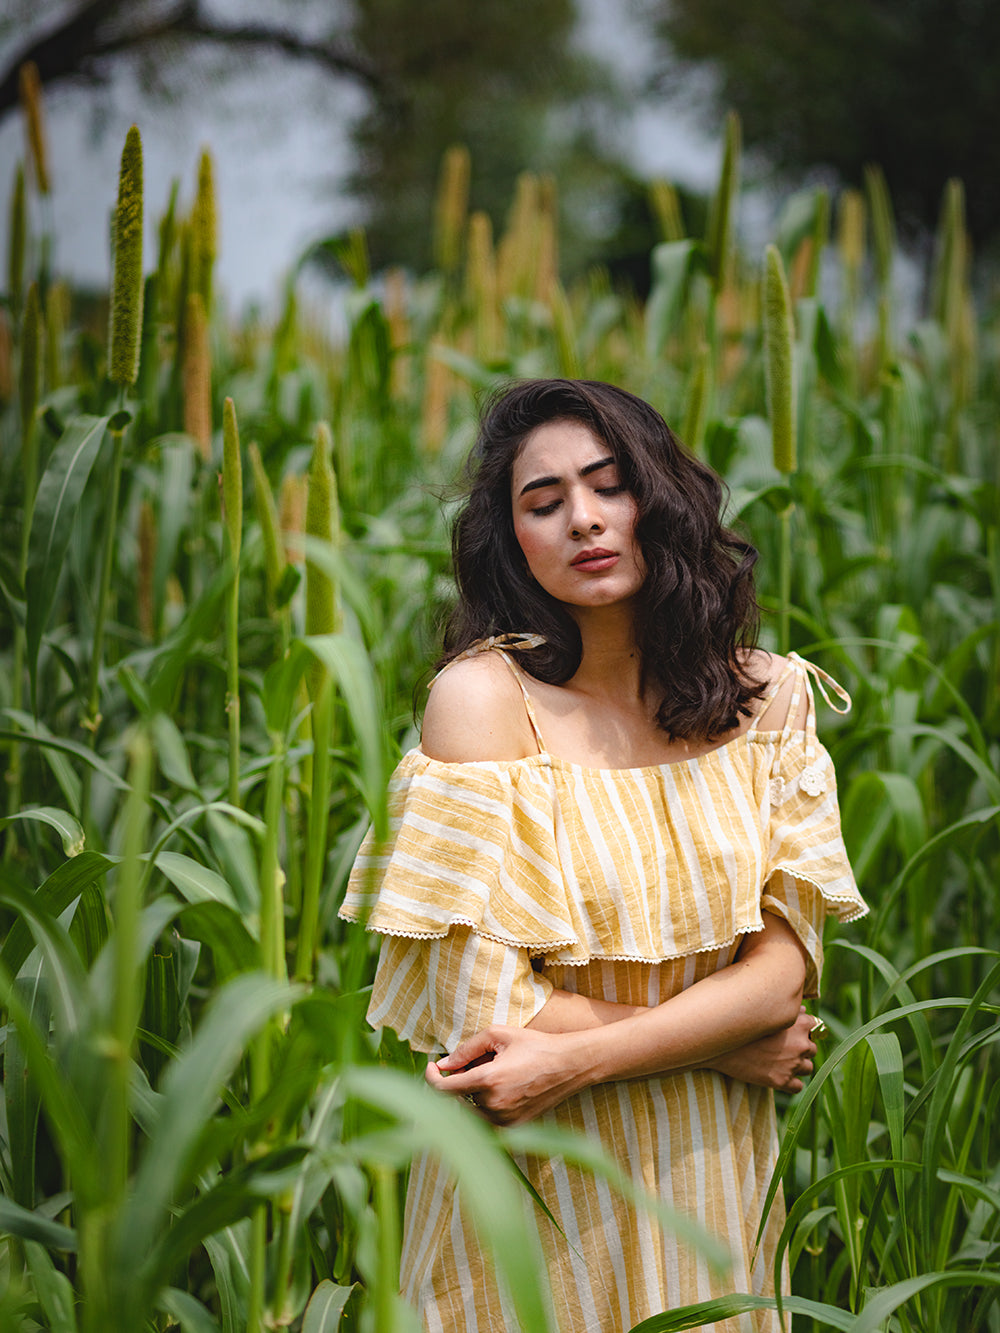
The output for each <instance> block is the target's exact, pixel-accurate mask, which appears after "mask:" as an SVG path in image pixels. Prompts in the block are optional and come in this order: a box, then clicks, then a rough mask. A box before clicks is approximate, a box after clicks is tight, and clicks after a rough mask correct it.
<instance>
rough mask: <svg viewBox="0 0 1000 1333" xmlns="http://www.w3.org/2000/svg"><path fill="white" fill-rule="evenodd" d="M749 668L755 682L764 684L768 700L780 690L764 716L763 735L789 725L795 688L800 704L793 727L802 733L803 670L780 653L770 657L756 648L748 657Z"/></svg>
mask: <svg viewBox="0 0 1000 1333" xmlns="http://www.w3.org/2000/svg"><path fill="white" fill-rule="evenodd" d="M746 666H747V669H748V670H749V672H750V675H751V676H752V677H753V678H754V680H759V681H763V682H764V683H765V686H766V689H765V692H764V694H765V697H767V695H768V694H770V693H771V691H772V690H774V688H775V686H777V692H776V693H775V694H774V695H773V697H772V698H771V700H770V701H769V703H768V704H767V705H766V707H765V708H764V711H763V713H762V714H761V720H760V726H761V729H762V730H763V731H777V730H780V728H782V727H784V725H785V724H786V722H787V721H788V710H789V708H790V707H791V706H792V699H793V697H794V695H795V692H796V688H798V692H799V702H798V706H797V708H796V710H795V718H794V719H793V722H792V725H793V726H794V727H797V728H798V729H799V730H801V729H802V728H803V727H804V726H805V724H806V713H807V703H806V693H805V690H804V688H803V687H802V676H801V669H800V668H796V667H795V666H794V664H793V663H792V662H790V661H789V660H788V658H787V657H782V655H781V654H780V653H769V652H767V651H766V650H765V649H764V648H755V649H754V650H753V651H752V652H751V653H749V654H748V655H747V659H746Z"/></svg>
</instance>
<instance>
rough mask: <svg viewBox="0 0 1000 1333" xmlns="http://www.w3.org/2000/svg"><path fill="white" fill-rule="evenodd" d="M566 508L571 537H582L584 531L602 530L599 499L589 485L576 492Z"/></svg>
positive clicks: (602, 520) (602, 523)
mask: <svg viewBox="0 0 1000 1333" xmlns="http://www.w3.org/2000/svg"><path fill="white" fill-rule="evenodd" d="M567 508H568V510H569V514H568V517H569V522H570V534H571V535H572V536H573V537H582V536H583V534H584V533H585V532H603V531H604V526H605V525H604V519H603V517H602V516H601V506H600V501H599V499H598V497H597V496H596V495H595V494H594V492H593V491H592V490H590V488H589V487H587V488H585V489H583V490H581V491H579V492H577V493H576V494H575V495H574V496H573V498H572V500H571V501H570V503H569V505H568V506H567Z"/></svg>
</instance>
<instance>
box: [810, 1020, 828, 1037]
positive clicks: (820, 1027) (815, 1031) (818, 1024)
mask: <svg viewBox="0 0 1000 1333" xmlns="http://www.w3.org/2000/svg"><path fill="white" fill-rule="evenodd" d="M825 1032H826V1024H825V1023H824V1022H823V1020H822V1018H817V1019H816V1021H815V1022H814V1023H813V1025H812V1027H811V1028H810V1029H809V1035H810V1037H822V1036H823V1034H824V1033H825Z"/></svg>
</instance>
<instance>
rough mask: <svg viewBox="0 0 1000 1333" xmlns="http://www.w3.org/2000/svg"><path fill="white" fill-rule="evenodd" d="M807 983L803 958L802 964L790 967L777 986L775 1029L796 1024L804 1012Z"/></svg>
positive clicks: (775, 995)
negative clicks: (803, 1001)
mask: <svg viewBox="0 0 1000 1333" xmlns="http://www.w3.org/2000/svg"><path fill="white" fill-rule="evenodd" d="M805 985H806V966H805V960H804V959H802V960H801V966H798V967H793V968H791V969H789V972H788V974H787V975H786V976H783V977H782V979H781V984H780V986H777V987H775V994H774V1017H775V1031H779V1030H781V1029H784V1028H790V1027H794V1026H795V1024H796V1022H797V1021H798V1017H799V1014H800V1013H801V1012H802V995H803V992H804V990H805Z"/></svg>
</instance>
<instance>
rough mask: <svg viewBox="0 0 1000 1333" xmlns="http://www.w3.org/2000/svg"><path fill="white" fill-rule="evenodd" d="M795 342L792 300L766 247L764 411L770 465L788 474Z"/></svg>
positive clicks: (772, 248) (775, 254) (773, 249)
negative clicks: (771, 458)
mask: <svg viewBox="0 0 1000 1333" xmlns="http://www.w3.org/2000/svg"><path fill="white" fill-rule="evenodd" d="M794 341H795V332H794V326H793V323H792V303H791V300H790V298H789V295H788V283H787V282H786V280H785V269H784V265H783V264H782V262H781V254H780V253H779V251H778V247H777V246H776V245H769V246H768V247H767V251H766V256H765V272H764V353H765V376H766V381H767V411H768V416H769V417H770V418H771V439H772V446H773V449H774V466H775V467H776V468H777V469H778V471H779V472H782V473H784V474H785V476H788V475H789V474H790V473H792V472H794V471H795V466H796V458H795V368H794V363H793V360H792V349H793V346H794Z"/></svg>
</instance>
